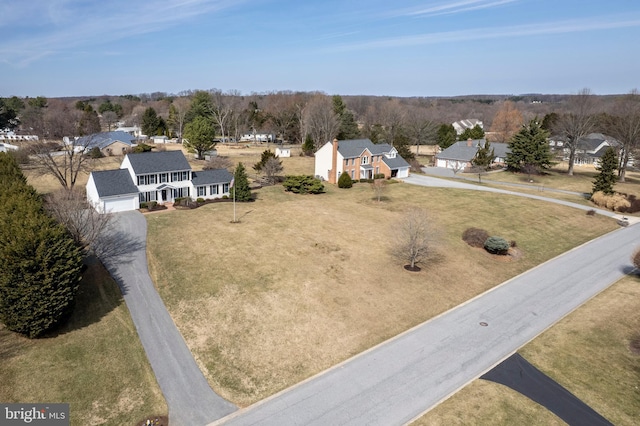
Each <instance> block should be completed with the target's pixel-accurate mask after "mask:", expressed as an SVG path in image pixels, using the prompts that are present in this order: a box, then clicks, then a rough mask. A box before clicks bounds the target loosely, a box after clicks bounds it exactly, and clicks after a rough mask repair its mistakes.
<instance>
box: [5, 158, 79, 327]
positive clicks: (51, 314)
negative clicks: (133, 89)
mask: <svg viewBox="0 0 640 426" xmlns="http://www.w3.org/2000/svg"><path fill="white" fill-rule="evenodd" d="M0 223H2V226H1V227H0V321H2V322H3V323H4V324H5V326H6V327H7V328H8V329H9V330H12V331H15V332H18V333H21V334H24V335H26V336H28V337H31V338H33V337H38V336H41V335H42V334H44V333H45V332H46V331H48V330H50V329H52V328H53V327H55V326H56V325H58V324H60V323H61V322H62V321H63V320H65V319H66V318H67V317H68V316H69V315H70V313H71V311H72V310H73V303H74V300H75V296H76V293H77V291H78V286H79V283H80V276H81V275H80V274H81V269H82V249H81V248H80V247H79V246H78V245H77V244H76V243H75V242H74V240H73V238H72V237H71V235H70V234H69V233H68V231H67V229H66V228H65V227H64V226H62V225H60V224H58V223H56V222H55V221H54V220H53V219H52V218H51V217H50V216H49V215H47V214H46V212H45V210H44V206H43V202H42V199H41V197H40V196H39V195H38V194H37V193H36V191H35V189H33V187H31V186H30V185H27V181H26V179H25V177H24V175H23V174H22V172H21V171H20V168H19V167H18V165H17V163H16V162H15V160H14V159H13V158H12V157H11V156H9V155H7V154H5V153H0Z"/></svg>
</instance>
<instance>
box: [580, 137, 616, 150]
mask: <svg viewBox="0 0 640 426" xmlns="http://www.w3.org/2000/svg"><path fill="white" fill-rule="evenodd" d="M604 142H607V145H608V146H618V144H619V142H618V141H617V140H615V139H614V138H612V137H610V136H606V135H603V134H602V133H590V134H588V135H587V136H585V137H584V138H582V139H580V140H579V141H578V148H580V149H583V150H585V151H595V150H596V149H597V148H598V147H599V146H600V145H602V143H604Z"/></svg>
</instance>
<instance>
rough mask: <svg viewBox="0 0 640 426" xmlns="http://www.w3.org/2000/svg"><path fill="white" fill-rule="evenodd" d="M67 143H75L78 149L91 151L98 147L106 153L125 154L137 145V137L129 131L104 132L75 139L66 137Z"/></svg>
mask: <svg viewBox="0 0 640 426" xmlns="http://www.w3.org/2000/svg"><path fill="white" fill-rule="evenodd" d="M65 143H67V144H73V146H74V148H75V149H76V150H80V151H85V152H86V151H91V150H92V149H93V148H98V149H99V150H100V152H102V154H104V155H124V154H126V152H127V150H129V149H130V148H132V147H134V146H136V138H135V137H134V136H132V135H130V134H129V133H127V132H122V131H115V132H103V133H94V134H92V135H88V136H82V137H80V138H78V139H75V140H73V142H72V141H71V140H70V139H69V138H65Z"/></svg>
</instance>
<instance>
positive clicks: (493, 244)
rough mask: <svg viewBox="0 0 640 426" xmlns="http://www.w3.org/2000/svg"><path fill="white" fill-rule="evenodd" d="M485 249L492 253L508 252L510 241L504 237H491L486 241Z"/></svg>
mask: <svg viewBox="0 0 640 426" xmlns="http://www.w3.org/2000/svg"><path fill="white" fill-rule="evenodd" d="M484 249H485V250H486V251H488V252H489V253H492V254H507V253H508V252H509V243H508V242H507V240H505V239H504V238H502V237H489V238H487V241H485V242H484Z"/></svg>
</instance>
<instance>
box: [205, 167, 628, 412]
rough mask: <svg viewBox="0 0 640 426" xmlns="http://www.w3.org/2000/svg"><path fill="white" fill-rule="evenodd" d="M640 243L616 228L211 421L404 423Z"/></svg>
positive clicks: (496, 358) (621, 267) (521, 339)
mask: <svg viewBox="0 0 640 426" xmlns="http://www.w3.org/2000/svg"><path fill="white" fill-rule="evenodd" d="M418 178H422V177H418ZM407 181H409V180H407ZM422 183H425V184H426V181H424V182H422ZM432 183H434V182H432ZM434 184H435V183H434ZM461 185H462V186H461ZM447 186H449V187H455V188H461V187H463V188H466V189H478V187H477V186H475V185H469V184H464V183H459V182H451V183H450V184H447ZM469 186H471V187H472V188H469ZM483 189H484V188H483ZM489 190H491V191H492V192H502V193H511V191H503V190H494V189H491V188H489ZM516 195H520V194H517V193H516ZM526 196H528V195H526ZM531 198H538V197H535V196H531ZM540 198H542V197H540ZM546 201H548V200H546ZM557 201H558V200H554V202H557ZM561 204H565V203H564V202H562V203H561ZM569 204H571V203H569ZM576 207H579V208H585V206H581V205H577V206H576ZM602 213H606V214H607V215H610V214H609V212H602ZM639 242H640V225H634V226H629V227H627V228H621V229H619V230H616V231H614V232H612V233H610V234H607V235H605V236H603V237H601V238H598V239H596V240H593V241H591V242H589V243H587V244H585V245H583V246H581V247H579V248H576V249H574V250H571V251H569V252H567V253H565V254H563V255H561V256H559V257H557V258H555V259H552V260H551V261H549V262H547V263H545V264H543V265H540V266H538V267H536V268H534V269H532V270H530V271H528V272H526V273H524V274H522V275H519V276H518V277H515V278H513V279H512V280H510V281H507V282H506V283H503V284H502V285H500V286H498V287H496V288H494V289H492V290H490V291H488V292H486V293H484V294H482V295H480V296H478V297H476V298H475V299H472V300H470V301H469V302H467V303H465V304H463V305H461V306H459V307H457V308H455V309H452V310H451V311H448V312H446V313H445V314H442V315H440V316H438V317H436V318H434V319H432V320H430V321H428V322H426V323H424V324H422V325H420V326H417V327H415V328H413V329H411V330H409V331H407V332H405V333H403V334H401V335H399V336H397V337H395V338H393V339H391V340H390V341H387V342H385V343H383V344H381V345H378V346H376V347H374V348H372V349H370V350H368V351H366V352H364V353H362V354H360V355H358V356H356V357H354V358H352V359H350V360H348V361H346V362H344V363H342V364H340V365H337V366H335V367H333V368H331V369H330V370H328V371H326V372H323V373H321V374H319V375H317V376H315V377H314V378H311V379H309V380H307V381H305V382H303V383H301V384H298V385H296V386H294V387H292V388H290V389H288V390H285V391H283V392H281V393H280V394H278V395H275V396H273V397H271V398H269V399H267V400H265V401H262V402H259V403H257V404H255V405H253V406H251V407H248V408H246V409H243V410H240V411H237V412H235V413H233V414H231V415H230V416H228V417H226V418H223V419H221V420H219V421H218V422H215V423H213V424H215V425H218V424H225V425H257V424H260V425H328V424H331V425H400V424H404V423H407V422H409V421H411V420H412V419H415V418H416V417H418V416H420V415H421V414H422V413H424V412H425V411H427V410H429V409H430V408H432V407H433V406H435V405H436V404H438V403H439V402H440V401H442V400H443V399H445V398H447V397H448V396H450V395H452V394H453V393H455V392H457V391H458V390H459V389H461V388H462V387H464V386H465V385H466V384H468V383H469V382H471V381H472V380H474V379H476V378H478V377H479V376H481V375H482V374H483V373H485V372H487V371H488V370H490V369H491V368H492V367H493V366H495V365H497V364H498V363H500V362H501V361H502V360H504V359H505V358H507V357H508V356H509V355H511V354H512V353H513V352H515V351H516V350H517V349H518V348H520V347H521V346H523V345H524V344H526V343H527V342H529V341H530V340H532V339H533V338H534V337H536V336H537V335H538V334H540V333H542V332H543V331H544V330H546V329H547V328H548V327H550V326H552V325H553V324H554V323H555V322H557V321H558V320H559V319H561V318H562V317H564V316H565V315H567V314H568V313H570V312H571V311H573V310H574V309H576V308H577V307H579V306H580V305H582V304H583V303H584V302H586V301H587V300H588V299H590V298H591V297H593V296H595V295H596V294H598V293H599V292H601V291H602V290H604V289H605V288H607V287H608V286H610V285H611V284H612V283H614V282H615V281H617V280H619V279H620V278H622V277H623V276H624V275H625V274H627V273H629V272H630V271H631V270H632V266H631V264H630V260H629V259H630V256H631V253H632V252H633V251H634V250H635V249H636V248H637V247H638V243H639ZM485 323H486V326H485V325H483V324H485Z"/></svg>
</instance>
